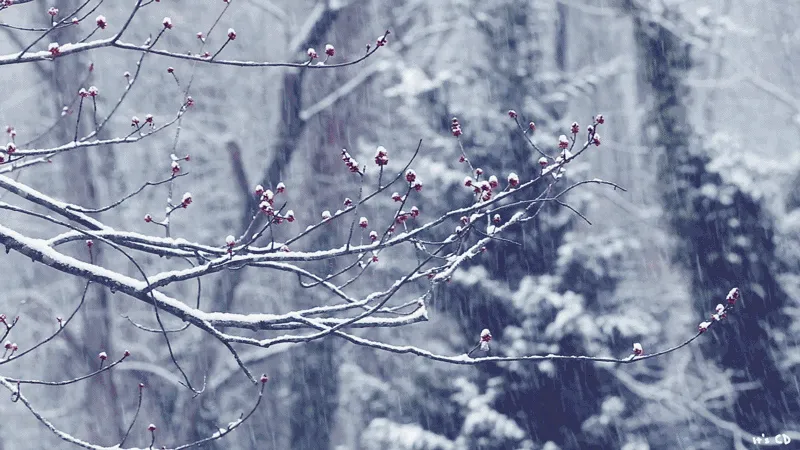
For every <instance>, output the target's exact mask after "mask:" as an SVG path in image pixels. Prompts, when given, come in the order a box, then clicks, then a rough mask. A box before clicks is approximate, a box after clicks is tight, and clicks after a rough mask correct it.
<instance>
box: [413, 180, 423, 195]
mask: <svg viewBox="0 0 800 450" xmlns="http://www.w3.org/2000/svg"><path fill="white" fill-rule="evenodd" d="M411 187H412V188H414V190H415V191H417V192H420V191H422V182H421V181H419V180H416V181H414V183H412V184H411Z"/></svg>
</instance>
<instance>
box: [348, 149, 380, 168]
mask: <svg viewBox="0 0 800 450" xmlns="http://www.w3.org/2000/svg"><path fill="white" fill-rule="evenodd" d="M376 160H377V158H376ZM342 161H344V164H345V165H346V166H347V168H348V169H350V172H353V173H358V174H363V170H366V167H364V169H363V170H362V169H361V168H360V166H359V165H358V161H356V160H355V158H353V157H352V156H351V155H350V153H348V152H347V149H345V148H343V149H342ZM376 162H377V161H376Z"/></svg>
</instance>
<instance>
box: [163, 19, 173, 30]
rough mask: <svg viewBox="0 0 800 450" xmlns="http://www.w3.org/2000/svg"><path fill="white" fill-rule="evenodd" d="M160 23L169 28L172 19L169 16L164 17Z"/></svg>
mask: <svg viewBox="0 0 800 450" xmlns="http://www.w3.org/2000/svg"><path fill="white" fill-rule="evenodd" d="M161 25H164V28H166V29H168V30H171V29H172V19H170V18H169V17H164V20H162V21H161Z"/></svg>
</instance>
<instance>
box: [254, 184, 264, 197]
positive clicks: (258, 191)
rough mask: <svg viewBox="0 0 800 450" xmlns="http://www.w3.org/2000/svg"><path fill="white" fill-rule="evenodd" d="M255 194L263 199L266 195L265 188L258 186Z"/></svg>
mask: <svg viewBox="0 0 800 450" xmlns="http://www.w3.org/2000/svg"><path fill="white" fill-rule="evenodd" d="M255 193H256V195H257V196H259V197H261V194H263V193H264V186H262V185H260V184H257V185H256V190H255Z"/></svg>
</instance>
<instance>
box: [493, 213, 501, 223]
mask: <svg viewBox="0 0 800 450" xmlns="http://www.w3.org/2000/svg"><path fill="white" fill-rule="evenodd" d="M501 220H503V219H501V218H500V214H495V215H494V217H492V221H493V222H494V223H500V221H501Z"/></svg>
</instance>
